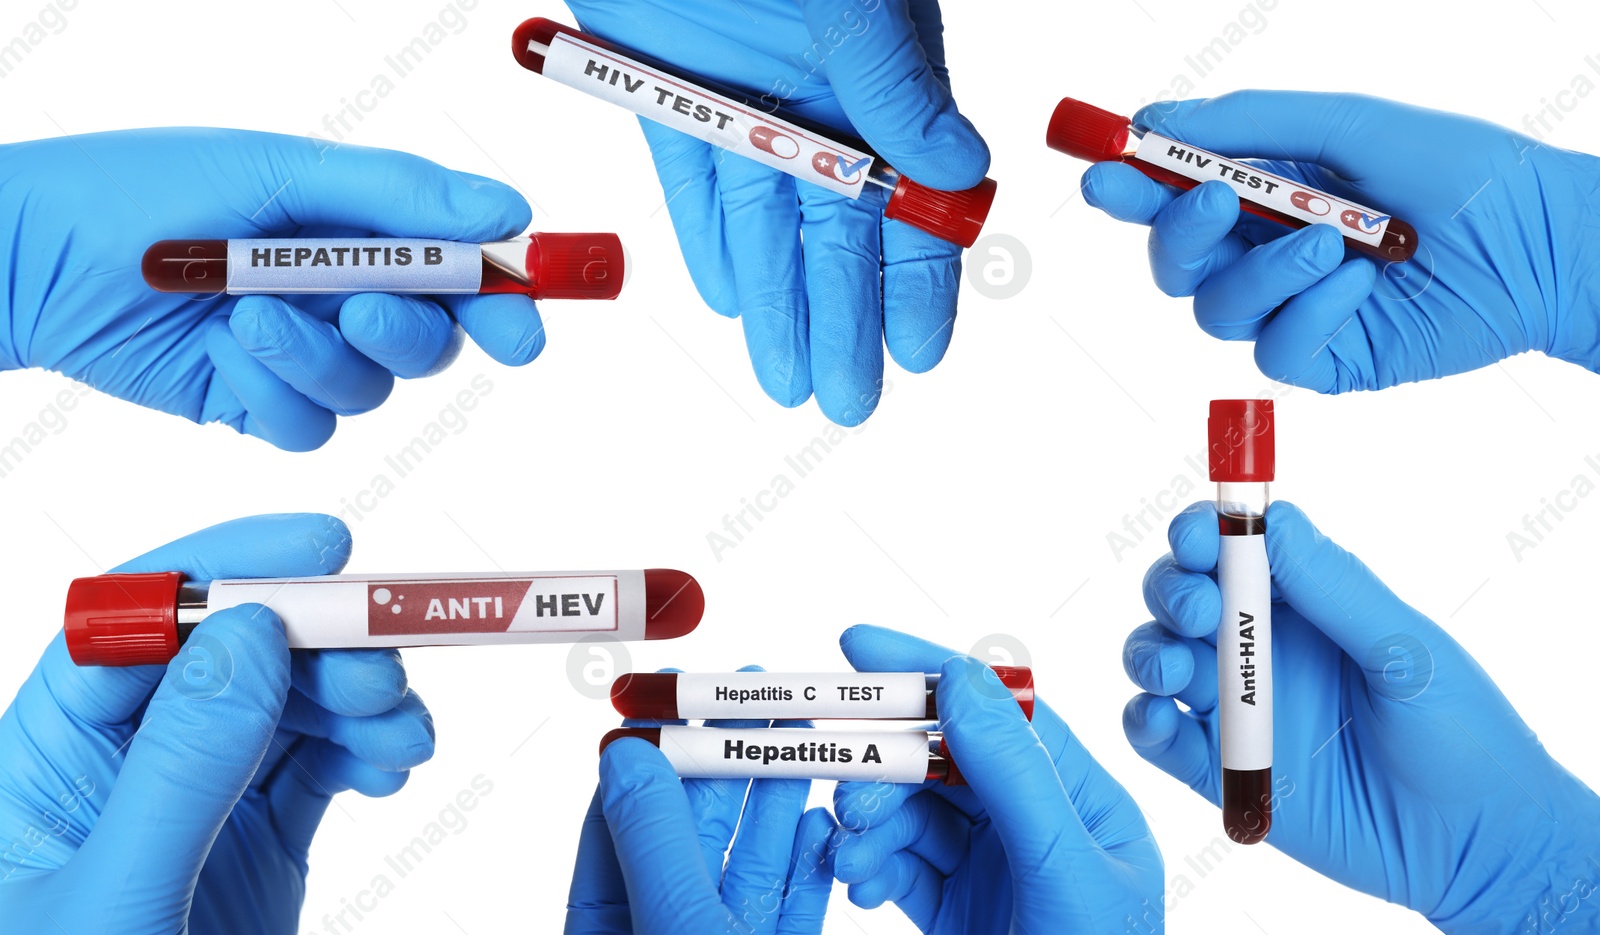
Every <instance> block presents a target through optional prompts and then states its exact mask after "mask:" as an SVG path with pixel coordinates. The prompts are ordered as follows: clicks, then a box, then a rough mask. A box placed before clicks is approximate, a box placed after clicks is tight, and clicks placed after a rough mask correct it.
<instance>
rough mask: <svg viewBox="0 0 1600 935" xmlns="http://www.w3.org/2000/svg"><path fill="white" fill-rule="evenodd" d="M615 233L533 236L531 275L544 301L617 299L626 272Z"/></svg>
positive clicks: (529, 244)
mask: <svg viewBox="0 0 1600 935" xmlns="http://www.w3.org/2000/svg"><path fill="white" fill-rule="evenodd" d="M624 262H625V261H624V260H623V258H622V241H621V239H619V238H618V237H617V235H616V234H532V235H531V236H530V240H529V243H528V276H529V278H530V279H531V280H532V281H533V283H534V286H535V287H536V289H537V290H538V292H537V294H538V297H539V298H541V299H614V298H616V297H617V295H618V294H619V293H621V292H622V277H623V274H624V273H625V272H626V270H625V269H624V266H623V264H624Z"/></svg>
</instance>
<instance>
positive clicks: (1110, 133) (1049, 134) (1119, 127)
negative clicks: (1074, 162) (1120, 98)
mask: <svg viewBox="0 0 1600 935" xmlns="http://www.w3.org/2000/svg"><path fill="white" fill-rule="evenodd" d="M1045 143H1046V145H1048V146H1049V147H1050V148H1051V149H1054V150H1057V151H1059V152H1063V153H1066V154H1067V155H1069V156H1075V157H1077V158H1079V159H1084V160H1087V161H1089V162H1123V163H1127V164H1128V165H1130V166H1133V167H1134V168H1135V169H1138V170H1139V171H1140V172H1143V173H1144V174H1145V175H1148V176H1149V177H1150V178H1152V179H1155V180H1156V181H1157V182H1164V183H1166V184H1168V185H1172V186H1174V187H1176V188H1181V189H1184V190H1185V191H1187V190H1188V189H1191V188H1194V187H1196V186H1198V185H1200V184H1201V183H1202V182H1209V181H1211V180H1213V179H1215V180H1217V181H1221V182H1224V183H1226V184H1227V185H1228V187H1229V188H1232V189H1233V190H1234V191H1235V192H1237V193H1238V195H1239V207H1240V208H1241V209H1242V210H1245V211H1248V212H1250V213H1251V214H1254V215H1256V216H1257V217H1262V218H1266V219H1267V220H1269V221H1276V222H1278V223H1279V224H1285V225H1287V226H1289V227H1294V228H1301V227H1309V226H1311V225H1312V224H1326V225H1329V226H1330V227H1333V228H1334V229H1335V230H1337V231H1338V232H1339V233H1340V234H1342V235H1344V240H1345V243H1346V244H1348V245H1350V247H1351V248H1352V249H1354V250H1356V251H1358V252H1360V253H1364V254H1366V255H1367V256H1370V257H1372V258H1373V259H1376V260H1382V261H1384V262H1389V263H1401V262H1404V261H1406V260H1409V259H1411V257H1412V255H1413V254H1415V253H1416V252H1417V231H1416V228H1414V227H1412V226H1411V225H1410V224H1408V223H1406V222H1405V221H1402V220H1400V219H1399V218H1397V217H1392V216H1390V215H1387V214H1382V213H1379V212H1377V211H1374V210H1373V209H1371V208H1367V207H1363V206H1362V205H1359V204H1356V203H1355V202H1353V201H1346V200H1345V199H1343V198H1339V197H1337V196H1335V195H1330V194H1328V193H1327V192H1325V191H1321V190H1319V189H1315V188H1311V187H1310V186H1308V185H1306V184H1305V183H1304V182H1296V181H1294V180H1293V179H1287V178H1284V177H1283V176H1281V175H1274V174H1272V173H1271V172H1267V171H1265V170H1263V169H1261V168H1259V167H1257V166H1253V165H1250V164H1249V163H1246V162H1242V161H1240V160H1238V159H1229V158H1227V157H1225V156H1219V155H1217V154H1216V153H1211V152H1207V151H1206V150H1203V149H1200V148H1198V147H1195V146H1190V145H1189V144H1188V143H1184V142H1180V141H1178V140H1174V139H1171V138H1169V137H1165V136H1162V135H1161V134H1159V133H1153V132H1151V131H1148V130H1141V129H1140V128H1138V127H1136V126H1134V125H1133V121H1132V120H1131V119H1129V118H1127V117H1121V116H1118V115H1117V114H1114V113H1112V112H1111V111H1109V110H1102V109H1100V108H1098V107H1095V106H1094V105H1092V104H1085V103H1084V102H1083V101H1079V100H1074V99H1072V98H1070V97H1066V98H1062V99H1061V103H1059V104H1057V105H1056V109H1055V113H1053V114H1051V116H1050V127H1049V129H1048V130H1047V131H1046V133H1045Z"/></svg>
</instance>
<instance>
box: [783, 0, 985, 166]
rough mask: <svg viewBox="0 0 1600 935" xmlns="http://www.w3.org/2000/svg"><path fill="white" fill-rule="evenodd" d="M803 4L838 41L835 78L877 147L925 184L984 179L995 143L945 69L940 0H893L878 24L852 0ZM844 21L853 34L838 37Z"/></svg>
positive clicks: (824, 34)
mask: <svg viewBox="0 0 1600 935" xmlns="http://www.w3.org/2000/svg"><path fill="white" fill-rule="evenodd" d="M800 11H801V13H802V15H803V16H804V17H805V22H806V28H807V29H808V30H810V32H811V36H812V38H813V39H815V40H816V41H818V42H824V43H826V47H828V48H830V52H829V55H828V63H827V69H828V86H829V87H830V88H832V89H833V93H834V94H835V95H837V96H838V98H839V103H840V105H841V106H842V107H843V108H844V112H845V113H846V114H847V115H848V116H849V118H850V123H851V124H852V125H853V126H854V127H855V128H856V130H857V132H859V133H860V134H861V136H862V138H863V139H865V140H866V141H867V142H868V143H869V144H871V146H872V148H873V149H875V150H877V151H878V152H879V153H882V154H883V156H884V158H885V159H887V160H888V161H889V162H890V163H891V164H892V165H894V166H895V168H897V169H899V170H900V171H901V172H903V173H905V174H906V175H907V176H909V177H910V178H913V179H916V180H917V181H918V182H921V183H922V184H923V185H928V186H931V187H933V188H943V189H951V190H959V189H965V188H971V187H972V186H974V185H976V184H978V182H979V180H981V179H982V178H983V174H984V173H985V172H987V171H989V147H988V145H987V144H985V143H984V141H983V137H981V136H979V135H978V131H977V130H976V129H974V128H973V126H972V124H971V122H969V121H968V120H967V118H965V117H963V116H962V115H961V112H960V111H959V110H957V109H956V103H955V99H954V98H953V97H951V95H950V87H949V81H948V78H947V77H946V76H945V75H944V74H943V73H942V70H943V64H944V27H943V24H942V23H941V22H940V20H939V5H938V4H937V3H925V2H918V3H908V2H907V0H888V2H887V3H885V4H884V6H883V9H882V10H881V11H880V12H876V13H873V14H870V15H871V23H870V27H869V25H868V22H867V17H868V14H864V13H862V12H861V9H860V5H859V4H857V3H854V2H852V0H801V2H800ZM913 17H915V21H913ZM841 26H843V28H844V30H845V31H846V32H848V33H849V40H848V41H845V42H839V41H837V40H836V39H835V38H833V37H836V36H838V34H839V30H840V28H841ZM853 26H858V27H859V31H856V29H854V28H852V27H853ZM936 67H937V68H938V69H939V70H935V69H936Z"/></svg>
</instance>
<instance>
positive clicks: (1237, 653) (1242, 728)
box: [1217, 536, 1272, 770]
mask: <svg viewBox="0 0 1600 935" xmlns="http://www.w3.org/2000/svg"><path fill="white" fill-rule="evenodd" d="M1217 586H1218V588H1219V589H1221V591H1222V621H1221V622H1220V623H1219V624H1218V626H1217V696H1218V699H1217V710H1218V715H1219V717H1220V718H1221V726H1220V728H1219V729H1220V731H1221V734H1222V765H1223V767H1224V768H1225V769H1240V770H1251V769H1266V768H1267V767H1269V766H1271V765H1272V579H1271V576H1270V573H1269V571H1268V567H1267V537H1266V536H1223V537H1222V550H1221V552H1220V553H1219V554H1218V555H1217Z"/></svg>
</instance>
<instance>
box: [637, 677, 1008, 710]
mask: <svg viewBox="0 0 1600 935" xmlns="http://www.w3.org/2000/svg"><path fill="white" fill-rule="evenodd" d="M994 670H995V674H996V675H998V676H999V677H1000V682H1001V684H1003V685H1005V686H1006V687H1007V688H1008V689H1010V690H1011V695H1012V697H1014V698H1015V699H1016V700H1017V704H1018V705H1019V706H1020V707H1021V708H1022V711H1023V713H1024V714H1025V715H1027V716H1028V718H1029V719H1030V720H1031V719H1032V718H1033V671H1032V670H1031V669H1029V668H1028V667H1026V666H995V667H994ZM938 684H939V676H937V675H930V674H927V673H923V672H830V673H816V674H799V673H790V672H719V673H708V672H634V673H628V674H625V675H622V676H619V677H618V678H617V680H616V681H615V682H614V683H612V686H611V703H612V705H614V706H615V707H616V709H617V713H619V714H621V715H622V716H623V717H630V718H642V719H648V720H661V721H670V720H676V719H679V718H687V719H690V720H700V719H705V718H761V719H768V720H775V719H783V720H802V719H818V720H826V719H832V718H849V719H863V720H866V719H893V718H899V719H906V720H917V721H932V720H938V717H939V712H938V709H937V700H936V699H937V695H936V693H935V688H936V687H937V686H938Z"/></svg>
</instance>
